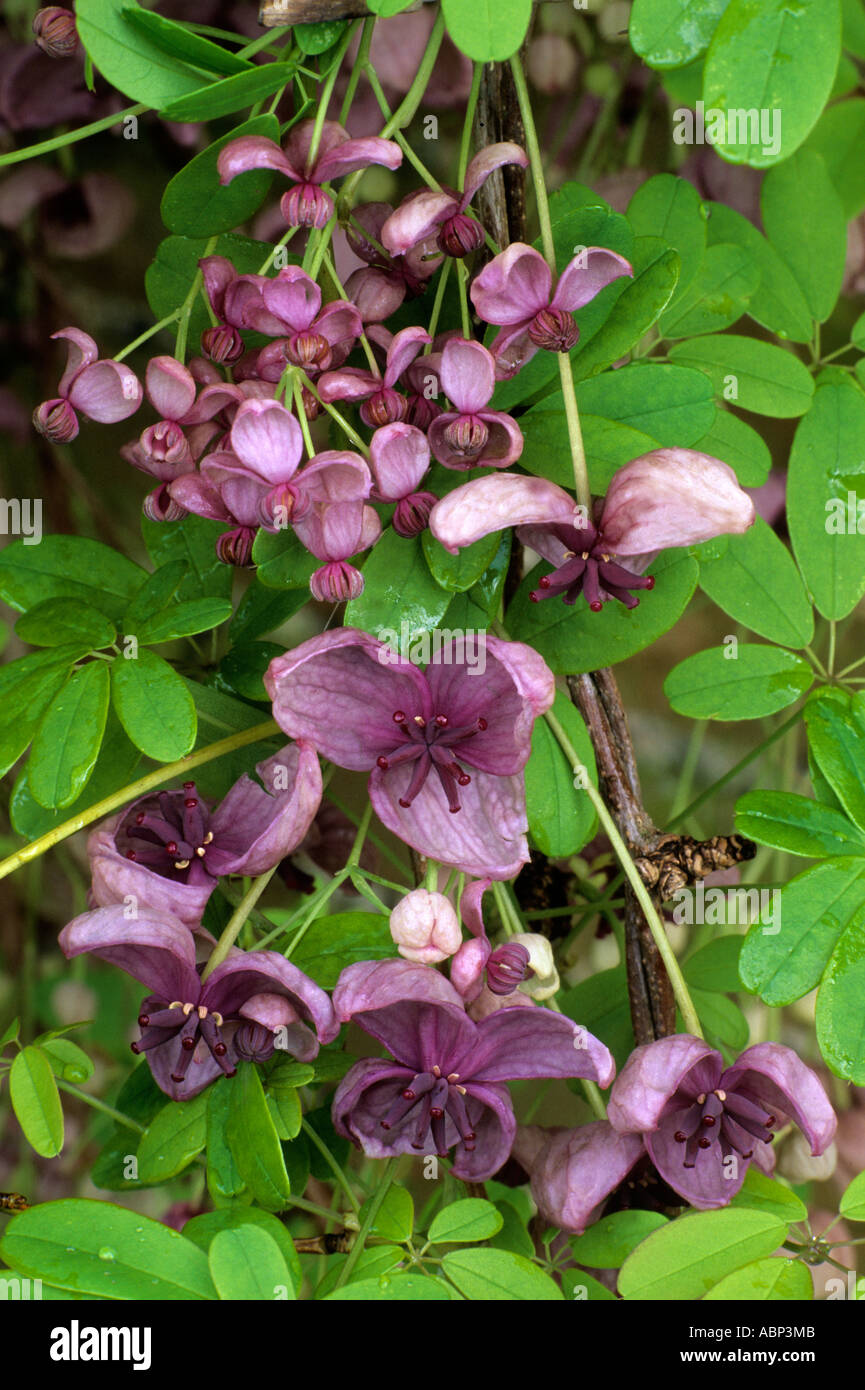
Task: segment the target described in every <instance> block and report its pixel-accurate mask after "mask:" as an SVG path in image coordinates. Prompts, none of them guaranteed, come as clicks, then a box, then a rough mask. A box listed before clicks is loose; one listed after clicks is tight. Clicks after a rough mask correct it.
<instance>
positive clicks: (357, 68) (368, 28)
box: [339, 15, 375, 126]
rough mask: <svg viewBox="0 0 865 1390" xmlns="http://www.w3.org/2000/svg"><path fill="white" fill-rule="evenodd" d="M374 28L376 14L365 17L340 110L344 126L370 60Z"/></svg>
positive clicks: (341, 122)
mask: <svg viewBox="0 0 865 1390" xmlns="http://www.w3.org/2000/svg"><path fill="white" fill-rule="evenodd" d="M374 28H375V15H370V16H369V18H368V19H365V20H364V21H363V27H362V29H361V31H360V44H359V46H358V50H357V57H356V58H355V60H354V67H353V68H352V70H351V74H350V75H349V79H348V86H347V87H346V89H345V96H344V97H343V99H342V106H341V108H340V112H339V123H340V125H342V126H344V125H345V123H346V121H347V120H348V113H349V111H350V110H351V106H352V102H353V101H354V97H355V93H356V91H357V84H358V82H359V81H360V75H361V73H362V72H363V70H364V68H365V67H366V65H367V63H368V61H369V46H370V44H371V43H372V31H373V29H374Z"/></svg>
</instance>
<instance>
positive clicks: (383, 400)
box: [358, 386, 408, 430]
mask: <svg viewBox="0 0 865 1390" xmlns="http://www.w3.org/2000/svg"><path fill="white" fill-rule="evenodd" d="M407 412H408V401H407V399H406V397H405V396H403V395H400V393H399V391H394V389H393V387H392V386H382V387H380V388H379V389H378V390H376V391H374V392H373V394H372V395H371V396H370V398H369V400H366V401H364V402H363V403H362V405H361V406H360V410H359V412H358V413H359V414H360V418H361V420H363V423H364V424H365V425H367V426H368V427H369V428H370V429H371V430H378V429H381V428H382V426H383V425H395V424H399V422H400V421H402V420H404V419H405V417H406V414H407Z"/></svg>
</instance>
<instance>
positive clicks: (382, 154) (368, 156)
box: [311, 135, 402, 183]
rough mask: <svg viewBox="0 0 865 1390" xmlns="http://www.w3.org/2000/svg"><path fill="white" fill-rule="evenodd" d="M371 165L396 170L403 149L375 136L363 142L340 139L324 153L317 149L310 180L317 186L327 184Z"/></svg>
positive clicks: (400, 160)
mask: <svg viewBox="0 0 865 1390" xmlns="http://www.w3.org/2000/svg"><path fill="white" fill-rule="evenodd" d="M370 164H383V165H384V167H385V168H386V169H398V168H399V166H400V165H401V164H402V150H401V149H400V147H399V145H398V144H397V143H396V141H395V140H382V139H381V138H380V137H379V136H377V135H371V136H368V137H366V138H365V139H362V140H343V141H341V142H340V143H339V144H338V145H334V146H332V148H330V149H328V150H325V151H324V152H323V153H322V151H321V149H319V154H318V158H317V159H316V161H315V170H314V173H313V174H312V175H311V177H312V178H314V180H315V182H316V183H329V182H330V180H331V179H338V178H341V177H342V175H343V174H353V173H354V172H355V171H356V170H357V169H366V168H368V167H369V165H370Z"/></svg>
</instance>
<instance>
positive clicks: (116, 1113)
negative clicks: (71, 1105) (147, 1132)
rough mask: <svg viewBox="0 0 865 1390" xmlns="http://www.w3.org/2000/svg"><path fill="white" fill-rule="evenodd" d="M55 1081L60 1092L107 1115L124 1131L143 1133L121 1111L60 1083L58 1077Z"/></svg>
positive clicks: (97, 1098) (138, 1125) (68, 1084)
mask: <svg viewBox="0 0 865 1390" xmlns="http://www.w3.org/2000/svg"><path fill="white" fill-rule="evenodd" d="M56 1081H57V1085H58V1087H59V1088H60V1090H61V1091H67V1092H68V1093H69V1095H70V1096H74V1097H75V1099H76V1100H83V1101H84V1104H85V1105H89V1106H91V1107H92V1109H94V1110H98V1111H99V1112H100V1114H102V1115H107V1116H108V1117H109V1119H112V1120H114V1121H115V1122H116V1123H117V1124H119V1125H123V1126H124V1128H125V1129H132V1130H134V1131H135V1133H136V1134H143V1133H144V1129H145V1126H144V1125H140V1124H139V1123H138V1121H137V1120H131V1119H130V1118H129V1116H128V1115H124V1114H123V1113H122V1111H120V1110H115V1109H114V1106H113V1105H106V1103H105V1101H104V1100H100V1099H99V1097H98V1096H91V1095H89V1094H88V1093H87V1091H82V1090H79V1088H78V1087H77V1086H72V1085H70V1083H69V1082H68V1081H62V1080H61V1078H60V1077H59V1076H58V1077H57V1078H56Z"/></svg>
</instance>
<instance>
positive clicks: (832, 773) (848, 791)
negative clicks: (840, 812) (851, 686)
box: [805, 688, 865, 830]
mask: <svg viewBox="0 0 865 1390" xmlns="http://www.w3.org/2000/svg"><path fill="white" fill-rule="evenodd" d="M805 725H806V728H807V730H808V747H809V749H810V752H811V753H812V755H813V756H814V758H815V759H816V761H817V764H818V766H819V768H820V771H821V772H822V773H823V775H824V777H825V778H826V779H827V781H828V782H829V785H830V786H831V788H832V790H833V791H834V792H835V795H836V796H837V797H838V800H839V801H840V803H841V805H842V806H843V807H844V810H845V811H846V812H847V814H848V816H850V818H851V819H852V820H853V821H855V823H856V825H857V826H858V827H859V829H860V830H865V761H863V756H862V749H863V743H862V740H863V737H865V696H862V695H853V694H851V693H850V692H849V691H840V690H835V689H832V688H830V689H829V690H817V691H815V692H814V695H813V696H812V698H811V699H810V700H809V701H808V704H807V705H806V707H805Z"/></svg>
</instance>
